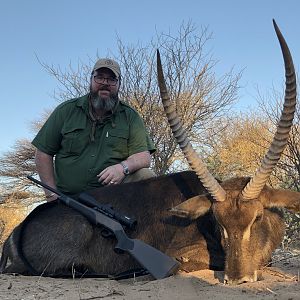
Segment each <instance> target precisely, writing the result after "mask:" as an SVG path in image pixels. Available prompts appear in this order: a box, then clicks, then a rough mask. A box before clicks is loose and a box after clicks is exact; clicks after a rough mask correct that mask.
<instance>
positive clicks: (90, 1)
mask: <svg viewBox="0 0 300 300" xmlns="http://www.w3.org/2000/svg"><path fill="white" fill-rule="evenodd" d="M299 12H300V1H299V0H285V1H282V0H251V1H242V0H227V1H225V0H219V1H217V0H209V1H208V0H185V1H183V0H180V1H179V0H165V1H163V0H151V1H143V0H132V1H130V0H127V1H126V0H110V1H100V0H98V1H96V0H82V1H79V0H51V1H43V0H26V1H25V0H24V1H22V0H19V1H17V0H1V1H0V39H1V55H0V68H1V69H0V82H1V83H0V84H1V98H2V99H1V109H0V141H1V143H0V155H1V154H2V153H3V152H5V151H8V150H10V148H11V147H12V146H13V144H14V142H15V141H16V140H17V139H21V138H32V135H33V134H32V132H31V131H30V127H29V125H30V122H31V121H32V120H35V119H38V118H39V116H40V115H41V114H42V113H43V111H44V109H47V108H54V107H55V106H56V105H57V104H58V103H57V102H56V101H55V100H54V99H53V98H52V94H53V91H54V89H55V88H56V87H57V82H56V81H55V80H54V79H53V78H51V77H49V75H48V74H47V73H46V72H45V70H44V69H43V68H42V67H41V65H40V64H39V63H38V61H37V59H36V55H37V56H38V57H39V58H40V59H41V60H42V61H43V62H46V63H47V64H49V65H51V64H53V65H55V66H60V67H61V68H62V69H64V68H68V65H69V64H70V62H71V63H73V64H75V65H76V64H77V62H78V61H79V60H83V61H87V58H88V57H92V58H94V57H96V54H97V53H99V54H100V55H105V54H106V53H107V51H108V50H112V51H113V52H114V51H115V49H116V36H117V35H118V36H119V37H120V38H121V40H122V41H123V42H124V43H125V44H136V43H137V42H145V43H147V42H149V41H150V39H151V37H153V36H154V35H155V32H156V30H157V31H158V32H162V31H163V32H167V31H169V30H171V32H173V33H176V30H177V29H178V28H179V26H180V24H182V22H183V21H189V20H191V21H192V22H193V23H194V24H195V25H196V26H197V27H198V28H199V30H200V28H201V26H208V28H209V31H211V32H212V33H213V39H212V40H211V41H210V42H209V44H208V47H209V48H207V50H211V51H212V53H213V55H214V58H215V59H218V60H219V63H218V66H217V68H216V72H217V75H219V76H220V75H222V74H223V73H224V72H226V71H229V70H230V69H231V67H235V69H236V70H240V69H244V68H245V70H244V73H243V78H242V80H241V82H240V84H241V85H242V86H243V87H244V88H243V89H242V90H241V91H240V95H239V96H240V99H239V103H238V107H239V109H241V110H245V109H247V107H248V106H249V105H255V101H256V100H255V96H257V94H256V90H255V87H256V86H257V85H258V87H259V88H260V89H261V90H262V91H267V90H268V89H270V88H272V86H273V85H274V86H275V87H277V86H278V89H279V90H280V89H281V86H282V82H283V74H284V73H283V65H282V58H281V53H280V49H279V46H278V42H277V40H276V37H275V33H274V30H273V27H272V18H275V20H276V21H277V23H278V25H279V26H280V28H281V31H282V32H283V34H284V36H285V37H286V40H287V42H288V44H289V46H290V49H291V52H292V54H293V57H294V62H295V66H296V69H297V71H299V64H300V39H299V33H300V32H299V31H300V29H299V28H300V27H299Z"/></svg>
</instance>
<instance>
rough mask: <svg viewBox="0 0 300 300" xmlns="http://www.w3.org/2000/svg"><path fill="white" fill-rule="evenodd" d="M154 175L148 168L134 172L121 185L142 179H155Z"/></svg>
mask: <svg viewBox="0 0 300 300" xmlns="http://www.w3.org/2000/svg"><path fill="white" fill-rule="evenodd" d="M155 176H156V175H155V173H154V172H153V171H152V170H150V169H148V168H143V169H140V170H137V171H136V172H134V173H132V174H129V175H127V176H126V177H125V178H124V180H123V182H122V183H127V182H135V181H140V180H144V179H148V178H151V177H155Z"/></svg>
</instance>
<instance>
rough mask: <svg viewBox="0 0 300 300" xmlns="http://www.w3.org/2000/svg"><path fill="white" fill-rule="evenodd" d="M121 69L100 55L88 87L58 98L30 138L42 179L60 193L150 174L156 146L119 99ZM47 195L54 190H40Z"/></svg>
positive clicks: (138, 117) (50, 195) (134, 112)
mask: <svg viewBox="0 0 300 300" xmlns="http://www.w3.org/2000/svg"><path fill="white" fill-rule="evenodd" d="M120 84H121V70H120V66H119V65H118V63H117V62H116V61H114V60H112V59H109V58H103V59H99V60H98V61H97V62H96V64H95V66H94V68H93V70H92V73H91V78H90V92H89V94H87V95H84V96H82V97H79V98H76V99H71V100H68V101H65V102H63V103H62V104H60V105H59V106H58V107H57V108H56V109H55V110H54V111H53V112H52V114H51V115H50V116H49V118H48V119H47V121H46V122H45V124H44V125H43V127H42V128H41V130H40V131H39V132H38V134H37V135H36V137H35V138H34V140H33V141H32V144H33V145H34V146H35V147H36V155H35V164H36V168H37V172H38V174H39V177H40V179H41V181H42V182H44V183H46V184H47V185H49V186H51V187H53V188H55V189H58V190H60V191H61V192H63V193H65V194H69V195H72V194H77V193H79V192H82V191H86V190H90V189H93V188H97V187H100V186H105V185H113V184H120V183H125V182H130V181H131V182H132V181H138V180H141V179H146V178H149V177H153V176H155V174H154V173H153V171H151V170H150V169H149V167H150V162H151V157H150V155H151V154H152V153H153V152H154V151H155V147H154V145H153V142H152V141H151V139H150V137H149V135H148V133H147V131H146V129H145V126H144V123H143V121H142V119H141V117H140V116H139V115H138V113H137V112H136V111H135V110H134V109H133V108H131V107H130V106H129V105H128V104H126V103H124V102H122V101H120V100H119V97H118V93H119V89H120ZM45 195H46V199H47V201H52V200H55V199H56V198H57V196H56V195H55V194H53V193H50V192H49V191H47V190H45Z"/></svg>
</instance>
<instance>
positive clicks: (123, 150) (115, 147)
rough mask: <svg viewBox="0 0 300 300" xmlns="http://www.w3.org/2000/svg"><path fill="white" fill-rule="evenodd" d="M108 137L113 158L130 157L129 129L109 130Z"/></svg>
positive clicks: (108, 144) (109, 149)
mask: <svg viewBox="0 0 300 300" xmlns="http://www.w3.org/2000/svg"><path fill="white" fill-rule="evenodd" d="M106 138H107V146H108V152H109V151H111V157H112V158H116V159H125V158H127V157H128V139H129V132H128V131H127V130H122V129H113V130H109V131H108V132H107V136H106Z"/></svg>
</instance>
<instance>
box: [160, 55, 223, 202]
mask: <svg viewBox="0 0 300 300" xmlns="http://www.w3.org/2000/svg"><path fill="white" fill-rule="evenodd" d="M157 79H158V85H159V90H160V96H161V100H162V103H163V107H164V110H165V113H166V115H167V119H168V121H169V124H170V127H171V129H172V132H173V135H174V137H175V139H176V141H177V143H178V144H179V146H180V148H181V150H182V152H183V153H184V156H185V158H186V159H187V161H188V163H189V165H190V167H191V168H192V169H193V170H194V171H195V172H196V174H197V176H198V178H199V179H200V181H201V182H202V184H203V186H204V187H205V188H206V189H207V191H208V192H209V193H210V194H211V195H212V197H213V198H214V199H215V200H216V201H224V200H225V199H226V192H225V191H224V189H223V188H222V187H221V185H220V184H219V183H218V182H217V180H216V179H215V178H214V177H213V176H212V175H211V174H210V173H209V171H208V170H207V168H206V166H205V164H204V163H203V162H202V160H201V158H200V157H199V156H198V154H197V153H196V152H195V150H194V149H193V147H192V145H191V143H190V141H189V139H188V137H187V134H186V130H185V129H184V128H183V126H182V123H181V121H180V119H179V117H178V116H177V113H176V110H175V107H174V105H172V102H171V100H170V96H169V93H168V89H167V86H166V82H165V79H164V75H163V70H162V65H161V59H160V54H159V50H157Z"/></svg>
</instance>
